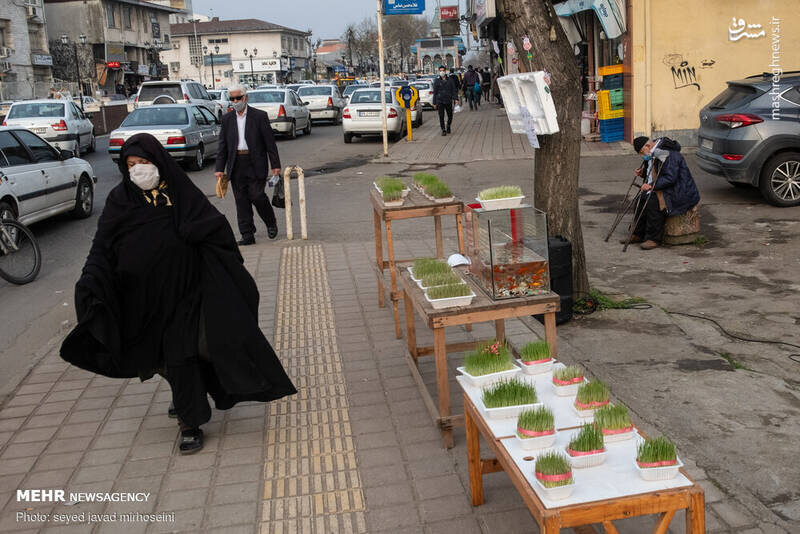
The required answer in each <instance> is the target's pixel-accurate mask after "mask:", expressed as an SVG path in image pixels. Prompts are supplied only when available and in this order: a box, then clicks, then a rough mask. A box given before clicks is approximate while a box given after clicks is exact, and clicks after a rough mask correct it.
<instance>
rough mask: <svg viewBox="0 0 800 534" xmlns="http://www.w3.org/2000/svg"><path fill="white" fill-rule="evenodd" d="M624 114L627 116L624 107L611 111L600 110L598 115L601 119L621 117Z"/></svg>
mask: <svg viewBox="0 0 800 534" xmlns="http://www.w3.org/2000/svg"><path fill="white" fill-rule="evenodd" d="M624 116H625V110H624V109H612V110H611V111H600V112H598V113H597V117H598V118H599V119H600V120H608V119H619V118H621V117H624Z"/></svg>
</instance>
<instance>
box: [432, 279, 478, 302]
mask: <svg viewBox="0 0 800 534" xmlns="http://www.w3.org/2000/svg"><path fill="white" fill-rule="evenodd" d="M470 294H472V290H471V289H470V288H469V286H468V285H467V284H465V283H463V282H460V283H457V284H449V285H446V286H436V287H429V288H428V298H429V299H431V300H437V299H452V298H456V297H466V296H467V295H470Z"/></svg>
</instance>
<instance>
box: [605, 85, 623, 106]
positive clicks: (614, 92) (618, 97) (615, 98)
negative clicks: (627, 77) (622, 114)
mask: <svg viewBox="0 0 800 534" xmlns="http://www.w3.org/2000/svg"><path fill="white" fill-rule="evenodd" d="M608 93H609V94H608V96H609V99H610V100H611V108H612V109H614V108H616V107H618V106H622V101H623V97H622V89H611V90H609V92H608Z"/></svg>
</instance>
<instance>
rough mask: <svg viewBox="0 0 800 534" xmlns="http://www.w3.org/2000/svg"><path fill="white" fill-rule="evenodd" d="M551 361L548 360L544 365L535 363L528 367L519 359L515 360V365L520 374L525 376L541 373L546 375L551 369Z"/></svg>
mask: <svg viewBox="0 0 800 534" xmlns="http://www.w3.org/2000/svg"><path fill="white" fill-rule="evenodd" d="M554 361H555V360H553V359H552V358H550V361H549V362H544V363H535V364H532V365H528V364H527V363H525V362H524V361H522V359H521V358H517V364H519V368H520V369H522V372H523V373H525V374H526V375H540V374H542V373H546V372H548V371H550V370H551V369H552V368H553V362H554Z"/></svg>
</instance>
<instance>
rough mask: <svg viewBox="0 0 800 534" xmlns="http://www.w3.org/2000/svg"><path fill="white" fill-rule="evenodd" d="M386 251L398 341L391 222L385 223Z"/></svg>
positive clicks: (397, 331)
mask: <svg viewBox="0 0 800 534" xmlns="http://www.w3.org/2000/svg"><path fill="white" fill-rule="evenodd" d="M386 249H387V251H386V252H387V253H388V254H389V276H390V277H391V279H392V290H391V292H390V294H389V299H390V300H391V301H392V312H393V313H394V332H395V337H397V339H400V338H402V337H403V332H401V331H400V309H399V308H398V304H397V300H398V298H397V271H396V269H395V268H394V267H395V264H394V239H393V238H392V221H386Z"/></svg>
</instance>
